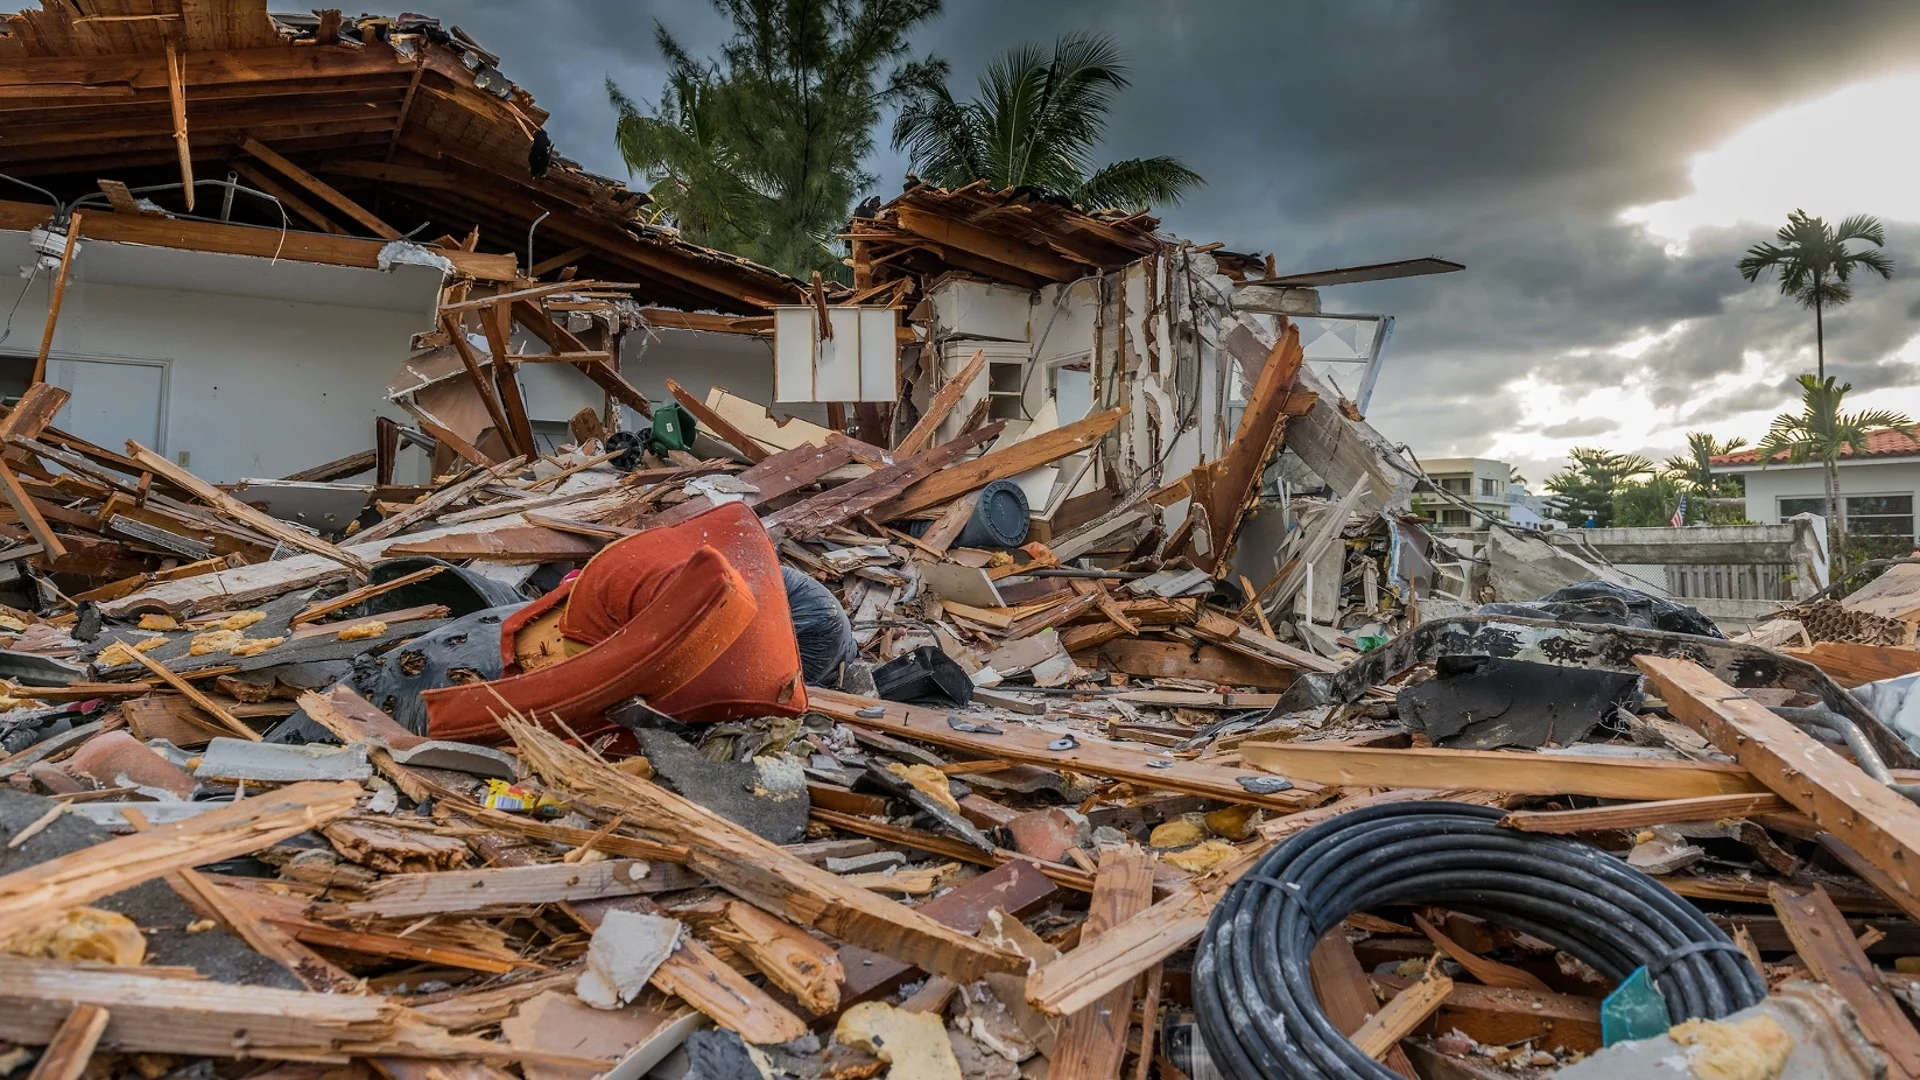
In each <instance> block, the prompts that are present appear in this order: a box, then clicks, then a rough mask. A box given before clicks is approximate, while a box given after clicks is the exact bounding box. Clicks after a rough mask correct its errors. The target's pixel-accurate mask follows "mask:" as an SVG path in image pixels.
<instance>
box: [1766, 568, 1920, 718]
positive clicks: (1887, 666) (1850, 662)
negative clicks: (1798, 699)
mask: <svg viewBox="0 0 1920 1080" xmlns="http://www.w3.org/2000/svg"><path fill="white" fill-rule="evenodd" d="M1895 569H1905V568H1904V567H1895ZM1916 569H1920V568H1916ZM1849 602H1851V598H1849ZM1786 652H1787V653H1788V654H1789V655H1791V656H1798V657H1800V658H1801V659H1803V660H1807V661H1810V662H1811V663H1812V664H1813V665H1814V666H1815V667H1817V668H1819V669H1820V670H1821V671H1824V672H1826V673H1827V674H1829V675H1831V676H1833V681H1834V682H1837V683H1839V684H1840V685H1841V686H1844V687H1847V688H1849V689H1851V688H1853V687H1856V686H1859V685H1861V684H1863V683H1870V682H1878V681H1880V680H1881V679H1896V678H1899V677H1900V676H1902V675H1911V674H1913V673H1914V672H1916V671H1920V649H1904V648H1898V647H1895V646H1891V645H1860V644H1856V643H1854V642H1850V641H1822V642H1820V643H1818V644H1816V645H1815V646H1814V647H1813V648H1811V649H1788V650H1786Z"/></svg>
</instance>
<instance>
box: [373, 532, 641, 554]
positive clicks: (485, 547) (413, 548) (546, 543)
mask: <svg viewBox="0 0 1920 1080" xmlns="http://www.w3.org/2000/svg"><path fill="white" fill-rule="evenodd" d="M605 546H606V545H605V544H604V543H603V542H601V541H598V540H593V539H589V538H587V537H584V536H579V535H576V534H574V533H565V532H561V531H559V530H558V529H544V528H540V527H538V526H532V525H528V526H521V527H519V528H506V529H494V530H493V531H491V532H474V533H455V534H454V535H452V536H435V537H429V538H425V539H421V540H401V541H398V542H395V543H392V544H389V545H387V553H388V554H390V555H435V556H438V557H440V558H442V559H488V560H491V561H494V562H558V561H565V560H574V561H582V562H584V561H585V560H587V559H589V558H592V557H593V555H594V553H595V552H597V551H599V550H600V549H601V548H602V547H605Z"/></svg>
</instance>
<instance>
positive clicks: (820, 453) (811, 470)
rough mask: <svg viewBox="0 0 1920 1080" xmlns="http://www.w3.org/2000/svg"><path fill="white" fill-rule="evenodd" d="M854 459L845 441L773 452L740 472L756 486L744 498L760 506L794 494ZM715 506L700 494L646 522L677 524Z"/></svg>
mask: <svg viewBox="0 0 1920 1080" xmlns="http://www.w3.org/2000/svg"><path fill="white" fill-rule="evenodd" d="M852 460H853V453H852V451H851V450H849V449H848V447H847V445H845V444H833V445H829V446H814V445H812V444H811V443H806V444H802V445H800V446H796V447H794V448H793V449H792V450H782V451H781V452H780V453H777V454H769V455H768V456H767V458H766V459H765V460H764V461H761V462H760V463H759V464H757V465H755V466H753V467H752V468H750V469H747V470H746V471H745V472H742V473H739V474H738V478H739V480H740V482H741V483H742V484H745V485H747V486H750V487H752V488H754V489H755V490H754V491H753V492H751V493H748V494H746V495H745V496H744V501H745V502H746V504H747V505H748V506H758V505H760V504H761V503H763V502H766V501H768V500H770V499H777V498H780V497H781V496H783V495H791V494H793V493H794V492H796V491H798V490H800V489H801V488H803V487H806V486H807V485H809V484H812V483H815V482H817V481H818V480H819V479H820V478H821V477H823V476H825V475H827V474H828V473H830V472H832V471H833V470H835V469H837V468H839V467H841V466H842V465H846V464H848V463H849V462H851V461H852ZM711 509H713V500H712V499H709V498H707V497H706V496H705V495H700V496H696V497H694V498H691V499H688V500H687V501H686V502H683V503H680V504H678V505H675V506H672V507H669V508H667V509H666V510H663V511H661V512H660V513H659V514H657V515H655V516H654V517H652V518H650V519H648V520H647V522H646V524H647V525H649V526H656V525H673V524H677V523H679V522H682V521H685V520H687V519H688V518H691V517H695V516H697V515H699V514H701V513H704V512H706V511H708V510H711Z"/></svg>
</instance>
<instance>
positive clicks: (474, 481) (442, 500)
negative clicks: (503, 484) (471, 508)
mask: <svg viewBox="0 0 1920 1080" xmlns="http://www.w3.org/2000/svg"><path fill="white" fill-rule="evenodd" d="M526 461H527V459H526V458H524V457H518V458H514V459H513V460H512V461H507V462H502V463H501V464H499V465H496V466H494V467H493V468H491V469H477V470H475V471H474V472H472V473H470V474H468V476H467V477H466V478H465V479H462V480H456V481H454V482H453V483H451V484H448V485H447V486H446V487H443V488H441V489H440V490H438V491H436V492H434V493H433V494H431V495H429V496H427V497H426V498H424V499H421V500H420V501H419V502H417V503H414V504H413V505H412V506H409V507H407V508H406V509H405V510H402V511H400V512H399V513H397V514H395V515H393V516H392V517H390V518H387V519H386V520H384V521H380V522H377V523H376V524H374V525H373V526H372V527H370V528H368V529H366V530H364V531H362V532H361V533H359V534H358V535H357V536H355V537H354V538H353V539H354V543H355V544H368V543H371V542H373V541H375V540H384V539H386V538H387V537H389V536H392V535H394V534H395V533H398V532H401V531H402V530H405V529H407V528H410V527H411V526H413V525H416V524H418V523H420V522H422V521H425V520H427V519H428V518H431V517H433V516H434V515H436V514H438V513H440V512H441V511H442V510H445V509H446V508H448V507H450V506H453V505H455V504H457V503H459V502H460V500H462V499H464V498H466V497H467V496H469V495H471V494H473V493H474V492H476V491H478V490H480V489H481V488H483V487H485V486H487V485H488V484H491V483H494V482H496V481H498V480H499V479H500V478H501V477H504V476H507V475H509V474H511V473H512V472H513V471H514V470H515V469H518V468H519V467H520V466H522V465H524V464H526Z"/></svg>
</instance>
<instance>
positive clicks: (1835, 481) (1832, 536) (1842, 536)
mask: <svg viewBox="0 0 1920 1080" xmlns="http://www.w3.org/2000/svg"><path fill="white" fill-rule="evenodd" d="M1820 471H1821V472H1823V473H1825V474H1826V481H1827V545H1828V548H1829V557H1828V560H1829V563H1830V569H1829V571H1828V574H1827V580H1828V581H1839V580H1840V575H1841V574H1844V573H1846V571H1847V524H1846V522H1845V521H1844V520H1843V519H1842V517H1841V514H1840V463H1839V462H1838V461H1837V460H1836V459H1834V458H1831V457H1829V458H1828V459H1827V460H1826V466H1825V467H1824V468H1823V469H1821V470H1820Z"/></svg>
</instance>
